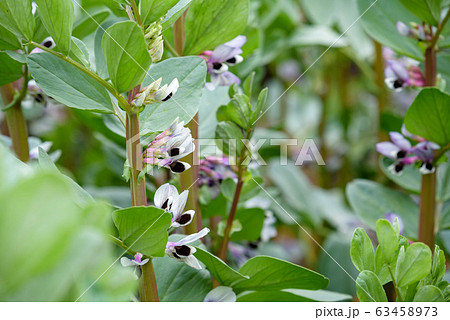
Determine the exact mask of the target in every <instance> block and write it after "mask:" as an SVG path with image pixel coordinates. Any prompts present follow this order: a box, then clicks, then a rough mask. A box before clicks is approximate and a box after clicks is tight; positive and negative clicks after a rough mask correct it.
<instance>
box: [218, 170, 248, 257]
mask: <svg viewBox="0 0 450 320" xmlns="http://www.w3.org/2000/svg"><path fill="white" fill-rule="evenodd" d="M243 185H244V181H242V174H239V176H238V182H237V185H236V191H235V192H234V197H233V203H232V204H231V209H230V214H229V215H228V219H227V226H226V227H225V231H224V235H223V238H222V242H221V243H220V249H219V254H218V255H217V256H218V257H219V258H220V259H222V260H223V261H226V259H227V251H228V243H229V242H230V233H231V228H232V227H233V221H234V217H235V216H236V210H237V206H238V203H239V197H240V196H241V191H242V186H243Z"/></svg>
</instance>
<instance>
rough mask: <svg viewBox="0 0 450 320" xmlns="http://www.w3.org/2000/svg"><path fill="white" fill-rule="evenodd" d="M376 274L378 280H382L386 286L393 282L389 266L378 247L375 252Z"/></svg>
mask: <svg viewBox="0 0 450 320" xmlns="http://www.w3.org/2000/svg"><path fill="white" fill-rule="evenodd" d="M374 272H375V274H376V275H377V277H378V279H380V281H381V284H382V285H385V284H386V283H388V282H390V281H392V279H391V274H390V273H389V269H388V266H387V264H386V262H385V261H384V258H383V252H382V249H381V247H380V246H378V247H377V250H376V251H375V271H374Z"/></svg>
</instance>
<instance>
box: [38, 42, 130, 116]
mask: <svg viewBox="0 0 450 320" xmlns="http://www.w3.org/2000/svg"><path fill="white" fill-rule="evenodd" d="M30 44H31V45H33V46H35V47H38V48H40V49H42V50H44V51H45V52H48V53H51V54H52V55H54V56H56V57H58V58H60V59H62V60H64V61H66V62H67V63H69V64H71V65H72V66H74V67H75V68H77V69H78V70H80V71H82V72H83V73H85V74H87V75H88V76H89V77H91V78H92V79H94V80H95V81H97V82H98V83H100V84H101V85H102V86H103V87H104V88H105V89H106V90H108V91H109V92H110V93H111V94H112V95H113V96H114V97H115V98H116V99H117V101H118V102H119V106H120V107H121V108H122V109H123V110H125V111H126V112H131V107H130V105H129V104H128V102H127V100H126V99H125V98H124V97H123V96H122V95H121V94H120V93H119V92H118V91H117V90H116V89H115V88H114V87H113V86H112V85H111V84H109V83H108V82H107V81H105V80H103V79H102V78H101V77H99V76H98V75H97V74H95V73H94V72H92V71H91V70H89V69H87V68H86V67H84V66H83V65H81V64H79V63H78V62H76V61H74V60H72V59H70V58H69V57H66V56H65V55H62V54H61V53H59V52H56V51H53V50H51V49H49V48H47V47H44V46H42V45H40V44H39V43H36V42H34V41H31V42H30Z"/></svg>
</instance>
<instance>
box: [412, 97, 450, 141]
mask: <svg viewBox="0 0 450 320" xmlns="http://www.w3.org/2000/svg"><path fill="white" fill-rule="evenodd" d="M449 123H450V96H449V95H448V94H446V93H444V92H442V91H440V90H439V89H435V88H424V89H422V90H421V91H420V92H419V94H418V95H417V97H416V99H415V100H414V102H413V103H412V105H411V106H410V107H409V109H408V111H407V112H406V115H405V125H406V129H408V131H409V132H411V133H412V134H416V135H418V136H420V137H422V138H425V139H427V140H429V141H433V142H436V143H437V144H440V145H446V144H448V143H450V126H449V125H448V124H449Z"/></svg>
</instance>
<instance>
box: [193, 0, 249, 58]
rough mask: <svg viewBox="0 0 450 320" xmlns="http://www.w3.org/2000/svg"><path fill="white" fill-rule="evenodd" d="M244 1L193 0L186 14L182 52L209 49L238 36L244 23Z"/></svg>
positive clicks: (246, 13) (245, 14)
mask: <svg viewBox="0 0 450 320" xmlns="http://www.w3.org/2000/svg"><path fill="white" fill-rule="evenodd" d="M248 11H249V1H248V0H221V1H210V0H197V1H194V2H193V4H192V5H191V7H190V8H189V11H188V13H187V16H186V45H185V48H184V54H185V55H187V54H199V53H201V52H203V51H205V50H213V49H214V48H215V47H217V46H218V45H219V44H222V43H225V42H227V41H230V40H231V39H233V38H234V37H236V36H238V35H239V34H240V33H241V32H242V31H243V30H244V28H245V26H246V25H247V20H248Z"/></svg>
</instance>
